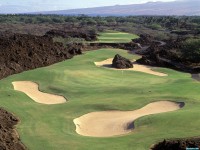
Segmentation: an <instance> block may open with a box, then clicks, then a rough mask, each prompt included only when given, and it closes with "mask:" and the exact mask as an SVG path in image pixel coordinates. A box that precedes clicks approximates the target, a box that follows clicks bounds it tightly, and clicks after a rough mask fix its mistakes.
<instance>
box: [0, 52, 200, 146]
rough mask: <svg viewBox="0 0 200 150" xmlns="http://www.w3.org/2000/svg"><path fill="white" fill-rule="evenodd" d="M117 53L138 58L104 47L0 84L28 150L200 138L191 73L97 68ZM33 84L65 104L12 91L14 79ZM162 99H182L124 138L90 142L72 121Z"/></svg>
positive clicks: (198, 101)
mask: <svg viewBox="0 0 200 150" xmlns="http://www.w3.org/2000/svg"><path fill="white" fill-rule="evenodd" d="M116 53H119V54H120V55H122V56H125V57H127V58H130V59H132V58H136V57H137V56H133V55H130V54H128V53H127V52H126V51H123V50H116V49H115V50H114V49H101V50H98V51H90V52H87V53H86V54H84V55H81V56H76V57H75V58H73V59H71V60H67V61H63V62H60V63H57V64H54V65H52V66H48V67H44V68H39V69H35V70H32V71H27V72H23V73H20V74H16V75H12V76H10V77H8V78H5V79H3V80H0V106H1V107H4V108H6V109H7V110H8V111H10V112H13V113H14V114H15V115H17V116H18V117H19V118H20V120H21V122H20V124H19V125H17V131H18V132H19V134H20V137H21V140H22V142H23V143H24V144H25V145H26V146H27V147H28V148H29V149H30V150H63V149H70V150H102V149H109V150H112V149H113V150H114V149H115V150H122V149H124V150H131V149H134V150H147V149H148V148H149V147H150V146H151V145H152V144H154V143H155V142H157V141H159V140H162V139H163V138H181V137H191V136H198V135H200V132H199V131H200V126H199V124H200V116H199V113H200V109H199V106H200V95H199V89H200V84H199V83H198V82H196V81H194V80H192V79H191V78H190V75H189V74H186V73H181V72H177V71H174V70H170V69H163V68H160V69H158V70H159V71H162V72H164V73H168V74H169V76H168V77H158V76H153V75H149V74H145V73H141V72H133V71H124V72H123V73H122V72H121V71H118V70H111V69H106V68H99V67H96V66H95V65H94V63H93V62H94V61H102V60H104V59H107V58H110V57H113V56H114V55H115V54H116ZM20 80H31V81H34V82H37V83H39V85H40V89H41V90H42V91H45V92H49V93H55V94H61V95H64V96H65V97H66V98H67V99H68V100H69V101H68V102H67V103H65V104H58V105H44V104H38V103H36V102H34V101H33V100H31V99H30V98H29V97H28V96H26V95H25V94H24V93H21V92H18V91H14V90H13V87H12V84H11V83H12V82H13V81H20ZM158 100H173V101H184V102H185V103H186V106H185V107H184V108H183V109H181V110H179V111H175V112H169V113H164V114H157V115H150V116H145V117H142V118H140V119H138V120H137V121H136V122H135V127H136V129H135V130H134V131H133V132H132V133H131V134H128V135H126V136H118V137H111V138H91V137H84V136H80V135H78V134H77V133H76V132H75V125H74V124H73V119H74V118H77V117H79V116H81V115H84V114H86V113H89V112H93V111H103V110H134V109H138V108H141V107H143V106H145V105H146V104H148V103H150V102H153V101H158Z"/></svg>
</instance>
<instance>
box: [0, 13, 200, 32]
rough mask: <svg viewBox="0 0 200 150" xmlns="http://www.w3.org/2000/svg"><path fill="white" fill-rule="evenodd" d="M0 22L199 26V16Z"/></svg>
mask: <svg viewBox="0 0 200 150" xmlns="http://www.w3.org/2000/svg"><path fill="white" fill-rule="evenodd" d="M0 23H30V24H40V23H49V24H54V23H73V24H76V23H78V24H81V25H115V24H123V23H124V24H127V23H128V24H143V25H147V26H149V27H151V28H153V29H154V28H155V29H160V28H162V27H167V28H170V27H171V28H174V27H178V28H181V27H182V26H184V27H185V26H190V27H194V26H195V27H199V25H200V16H191V17H188V16H180V17H177V16H127V17H114V16H110V17H99V16H97V17H90V16H86V15H79V16H62V15H14V14H13V15H0Z"/></svg>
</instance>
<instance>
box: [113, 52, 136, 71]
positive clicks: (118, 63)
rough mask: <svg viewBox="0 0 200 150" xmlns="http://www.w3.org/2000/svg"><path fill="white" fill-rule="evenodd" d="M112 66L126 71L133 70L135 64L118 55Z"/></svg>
mask: <svg viewBox="0 0 200 150" xmlns="http://www.w3.org/2000/svg"><path fill="white" fill-rule="evenodd" d="M112 66H113V67H114V68H117V69H126V68H133V64H132V62H131V61H130V60H128V59H126V58H124V57H122V56H120V55H119V54H116V55H115V57H114V59H113V61H112Z"/></svg>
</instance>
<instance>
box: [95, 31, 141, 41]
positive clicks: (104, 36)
mask: <svg viewBox="0 0 200 150" xmlns="http://www.w3.org/2000/svg"><path fill="white" fill-rule="evenodd" d="M97 38H98V40H97V41H95V42H96V43H128V42H131V41H132V39H135V38H138V36H137V35H135V34H130V33H125V32H119V31H105V32H101V33H99V36H98V37H97Z"/></svg>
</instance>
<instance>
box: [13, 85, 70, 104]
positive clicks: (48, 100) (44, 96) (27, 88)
mask: <svg viewBox="0 0 200 150" xmlns="http://www.w3.org/2000/svg"><path fill="white" fill-rule="evenodd" d="M12 84H13V86H14V89H15V90H17V91H21V92H24V93H25V94H26V95H28V96H29V97H30V98H32V99H33V100H34V101H35V102H38V103H42V104H60V103H65V102H66V99H65V98H64V97H63V96H59V95H53V94H48V93H43V92H40V91H39V88H38V84H36V83H34V82H31V81H17V82H12Z"/></svg>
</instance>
